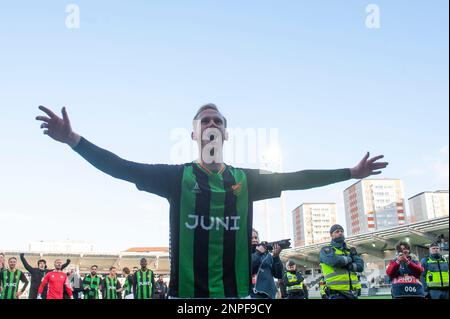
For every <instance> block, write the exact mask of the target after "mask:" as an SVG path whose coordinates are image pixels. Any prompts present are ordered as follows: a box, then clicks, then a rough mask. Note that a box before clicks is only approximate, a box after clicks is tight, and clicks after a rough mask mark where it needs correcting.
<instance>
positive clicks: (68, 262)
mask: <svg viewBox="0 0 450 319" xmlns="http://www.w3.org/2000/svg"><path fill="white" fill-rule="evenodd" d="M69 265H70V259H67V261H66V263H65V264H62V266H61V270H64V269H66V268H67V266H69Z"/></svg>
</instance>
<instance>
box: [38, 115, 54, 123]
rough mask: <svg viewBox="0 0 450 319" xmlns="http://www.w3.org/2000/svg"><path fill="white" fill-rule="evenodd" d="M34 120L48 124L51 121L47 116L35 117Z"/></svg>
mask: <svg viewBox="0 0 450 319" xmlns="http://www.w3.org/2000/svg"><path fill="white" fill-rule="evenodd" d="M36 120H38V121H43V122H46V123H50V122H51V121H52V119H51V118H49V117H47V116H36Z"/></svg>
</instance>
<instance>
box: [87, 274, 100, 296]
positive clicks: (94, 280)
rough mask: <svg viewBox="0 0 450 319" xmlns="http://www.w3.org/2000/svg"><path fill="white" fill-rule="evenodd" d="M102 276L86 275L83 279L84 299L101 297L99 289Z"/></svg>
mask: <svg viewBox="0 0 450 319" xmlns="http://www.w3.org/2000/svg"><path fill="white" fill-rule="evenodd" d="M101 282H102V278H101V277H100V276H97V275H95V276H92V275H91V274H89V275H86V277H84V279H83V293H84V299H99V289H100V284H101Z"/></svg>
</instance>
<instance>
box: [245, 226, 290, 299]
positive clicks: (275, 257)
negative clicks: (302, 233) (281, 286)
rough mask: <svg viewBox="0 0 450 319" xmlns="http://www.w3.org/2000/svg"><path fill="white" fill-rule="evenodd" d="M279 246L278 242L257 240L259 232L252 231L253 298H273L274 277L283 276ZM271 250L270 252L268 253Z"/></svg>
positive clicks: (274, 288) (274, 293)
mask: <svg viewBox="0 0 450 319" xmlns="http://www.w3.org/2000/svg"><path fill="white" fill-rule="evenodd" d="M281 250H282V248H281V246H280V245H279V244H278V243H273V244H269V243H268V242H261V243H260V242H259V234H258V232H257V231H256V230H255V229H253V231H252V290H251V293H250V297H251V298H254V299H275V296H276V294H277V287H276V285H275V280H274V278H277V279H282V278H283V264H282V263H281V259H280V253H281ZM271 251H272V253H270V252H271Z"/></svg>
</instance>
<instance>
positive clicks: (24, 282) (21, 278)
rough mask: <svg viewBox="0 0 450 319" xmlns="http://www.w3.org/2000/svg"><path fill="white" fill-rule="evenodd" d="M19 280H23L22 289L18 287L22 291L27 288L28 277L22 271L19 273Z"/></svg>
mask: <svg viewBox="0 0 450 319" xmlns="http://www.w3.org/2000/svg"><path fill="white" fill-rule="evenodd" d="M20 281H21V282H23V286H22V289H20V290H21V291H22V292H24V291H25V289H27V286H28V279H27V276H25V274H24V273H21V274H20Z"/></svg>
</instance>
